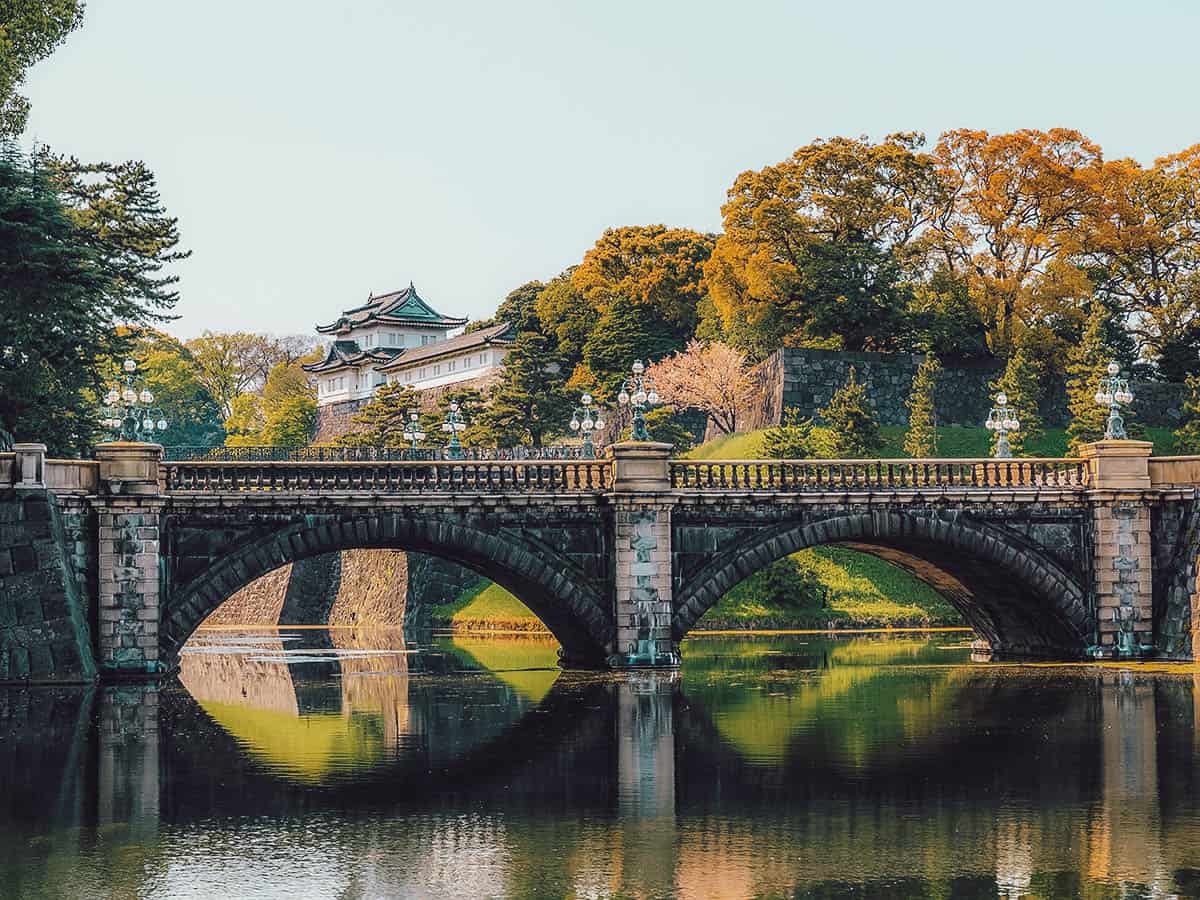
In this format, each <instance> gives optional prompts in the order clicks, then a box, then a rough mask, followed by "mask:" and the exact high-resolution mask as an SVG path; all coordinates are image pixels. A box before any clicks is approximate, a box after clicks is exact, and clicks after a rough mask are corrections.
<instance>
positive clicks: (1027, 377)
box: [991, 342, 1046, 456]
mask: <svg viewBox="0 0 1200 900" xmlns="http://www.w3.org/2000/svg"><path fill="white" fill-rule="evenodd" d="M1045 383H1046V368H1045V366H1043V365H1042V363H1041V361H1040V360H1039V359H1038V358H1037V356H1036V355H1035V354H1034V353H1033V351H1032V350H1031V349H1030V348H1029V347H1028V346H1026V345H1025V344H1024V343H1020V342H1018V344H1017V346H1016V348H1015V349H1014V350H1013V352H1012V354H1011V355H1010V356H1009V357H1008V364H1007V365H1006V366H1005V367H1004V374H1003V375H1002V376H1000V378H999V379H997V380H996V381H994V382H992V386H991V387H992V395H993V397H994V396H995V395H996V394H998V393H1000V392H1001V391H1003V392H1004V394H1005V396H1007V398H1008V406H1009V409H1011V410H1012V411H1013V414H1014V416H1015V417H1016V419H1017V422H1018V423H1019V424H1020V426H1021V427H1020V428H1019V429H1018V430H1016V431H1010V432H1009V433H1008V444H1009V446H1010V447H1011V448H1012V454H1013V456H1023V455H1025V448H1027V447H1030V446H1032V445H1033V444H1035V443H1036V442H1037V441H1038V439H1040V438H1041V437H1042V435H1043V434H1044V433H1045V430H1044V428H1043V427H1042V414H1041V400H1042V386H1043V385H1044V384H1045ZM998 439H999V436H998V435H997V434H996V433H995V432H992V451H993V452H995V450H996V441H997V440H998Z"/></svg>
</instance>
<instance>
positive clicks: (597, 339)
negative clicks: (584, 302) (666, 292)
mask: <svg viewBox="0 0 1200 900" xmlns="http://www.w3.org/2000/svg"><path fill="white" fill-rule="evenodd" d="M682 349H683V342H682V341H681V340H680V338H679V337H678V336H677V335H676V334H675V332H674V329H672V328H671V326H669V325H668V324H666V323H665V322H663V321H662V319H660V318H659V317H658V316H657V314H656V313H655V311H654V309H653V308H652V307H649V306H643V305H639V304H637V303H634V302H633V301H632V300H629V299H627V298H624V297H617V298H614V299H613V300H612V302H610V303H609V305H608V309H607V311H606V312H605V313H604V314H603V315H602V316H601V317H600V319H599V320H598V321H597V322H596V327H595V329H594V330H593V331H592V333H591V335H590V336H589V337H588V340H587V343H586V344H584V347H583V362H584V364H585V365H587V367H588V368H589V369H591V371H592V372H593V373H594V374H595V376H596V381H597V385H598V387H599V388H600V389H601V390H602V391H603V393H604V395H605V396H606V397H612V396H615V395H616V394H617V392H618V390H619V388H620V385H621V382H622V381H623V380H624V379H625V378H626V377H628V375H629V367H630V366H631V365H632V364H633V361H634V360H635V359H640V360H641V361H642V362H644V363H647V364H648V363H650V362H653V361H655V360H659V359H662V358H663V357H664V356H667V355H668V354H670V353H673V352H675V351H676V350H682Z"/></svg>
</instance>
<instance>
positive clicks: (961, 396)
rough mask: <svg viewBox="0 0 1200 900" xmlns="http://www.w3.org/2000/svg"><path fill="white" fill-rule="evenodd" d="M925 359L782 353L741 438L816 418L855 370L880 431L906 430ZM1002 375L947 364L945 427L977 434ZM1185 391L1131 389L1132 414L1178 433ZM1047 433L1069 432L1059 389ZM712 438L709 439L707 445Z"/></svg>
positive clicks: (941, 401) (1049, 408) (1176, 387)
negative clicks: (793, 414)
mask: <svg viewBox="0 0 1200 900" xmlns="http://www.w3.org/2000/svg"><path fill="white" fill-rule="evenodd" d="M923 361H924V356H923V355H921V354H915V353H850V352H845V351H840V350H809V349H804V348H800V347H785V348H783V349H782V350H777V351H776V352H775V353H773V354H772V355H771V356H770V357H768V358H767V359H766V360H765V361H764V362H762V363H761V364H759V366H757V367H756V369H755V375H756V377H757V380H758V383H759V386H760V387H759V390H758V392H757V395H756V397H755V399H754V401H753V402H752V403H751V405H750V406H749V408H747V410H746V411H745V413H744V415H743V416H740V417H739V424H738V429H739V430H740V431H753V430H755V429H757V428H767V427H770V426H771V425H777V424H778V423H779V422H780V421H781V419H782V414H783V411H784V410H787V409H795V410H798V411H799V413H800V414H801V415H802V416H805V417H813V418H819V416H818V412H819V410H821V409H823V408H824V407H825V406H827V405H828V404H829V401H830V399H831V398H832V397H833V393H834V391H836V390H837V389H838V388H839V387H841V386H842V385H843V384H845V382H846V379H847V378H848V377H849V375H850V369H851V367H853V368H854V370H855V375H856V377H857V379H858V380H859V382H861V383H863V384H865V385H866V387H867V394H868V396H869V397H870V399H871V402H872V403H873V404H874V406H875V413H876V416H877V417H878V419H879V422H880V424H883V425H907V424H908V407H907V406H906V405H905V404H906V402H907V401H908V397H909V394H910V393H911V391H912V381H913V377H914V376H915V374H916V371H917V368H918V367H919V366H920V365H921V363H922V362H923ZM1002 374H1003V367H1002V366H1001V365H999V364H997V363H995V362H991V361H981V362H963V363H957V364H947V365H946V366H945V368H944V370H943V372H942V374H941V376H940V378H939V381H938V387H937V392H936V397H935V402H936V409H937V417H938V423H939V424H940V425H969V426H979V425H982V424H983V420H984V419H985V418H986V417H987V411H988V410H989V409H990V408H991V405H992V397H993V391H992V388H991V384H992V382H994V381H995V380H996V379H998V378H999V377H1000V376H1001V375H1002ZM1186 390H1187V389H1186V386H1185V385H1181V384H1164V383H1158V382H1137V383H1135V384H1134V385H1133V391H1134V396H1135V397H1136V400H1135V402H1134V409H1135V411H1136V414H1137V420H1138V421H1139V422H1140V423H1142V424H1143V425H1151V426H1164V427H1172V428H1173V427H1176V426H1177V425H1178V424H1179V423H1180V421H1181V419H1182V414H1183V412H1182V410H1183V400H1184V398H1185V396H1186ZM1041 414H1042V419H1043V421H1044V422H1045V423H1046V424H1047V425H1048V426H1050V427H1064V426H1065V425H1066V424H1067V421H1068V419H1069V416H1068V412H1067V398H1066V387H1065V385H1064V384H1063V383H1062V382H1061V381H1058V382H1056V383H1052V384H1050V385H1048V386H1047V389H1046V397H1045V400H1044V402H1043V404H1042V409H1041ZM712 436H713V435H712V434H711V433H710V434H709V437H712Z"/></svg>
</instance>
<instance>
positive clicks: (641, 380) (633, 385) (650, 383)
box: [617, 359, 658, 441]
mask: <svg viewBox="0 0 1200 900" xmlns="http://www.w3.org/2000/svg"><path fill="white" fill-rule="evenodd" d="M632 371H633V374H632V375H630V376H629V377H628V378H626V379H625V383H624V384H622V385H621V393H619V394H617V402H618V403H620V404H621V405H622V406H628V407H630V408H631V409H632V410H633V433H632V434H631V435H630V436H629V438H630V440H634V441H648V440H650V432H648V431H647V430H646V407H647V406H653V405H654V404H656V403H658V392H657V391H656V390H654V379H652V378H647V377H646V376H645V375H644V374H642V373H644V372H645V371H646V367H645V366H644V365H642V361H641V360H640V359H635V360H634V361H633V370H632Z"/></svg>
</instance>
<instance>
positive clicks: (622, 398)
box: [617, 391, 629, 406]
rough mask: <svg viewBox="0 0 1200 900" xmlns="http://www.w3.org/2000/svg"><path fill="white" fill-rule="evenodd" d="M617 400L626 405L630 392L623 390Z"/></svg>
mask: <svg viewBox="0 0 1200 900" xmlns="http://www.w3.org/2000/svg"><path fill="white" fill-rule="evenodd" d="M617 402H618V403H620V404H621V405H622V406H626V405H627V404H628V403H629V394H627V393H626V392H625V391H621V393H619V394H617Z"/></svg>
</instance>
